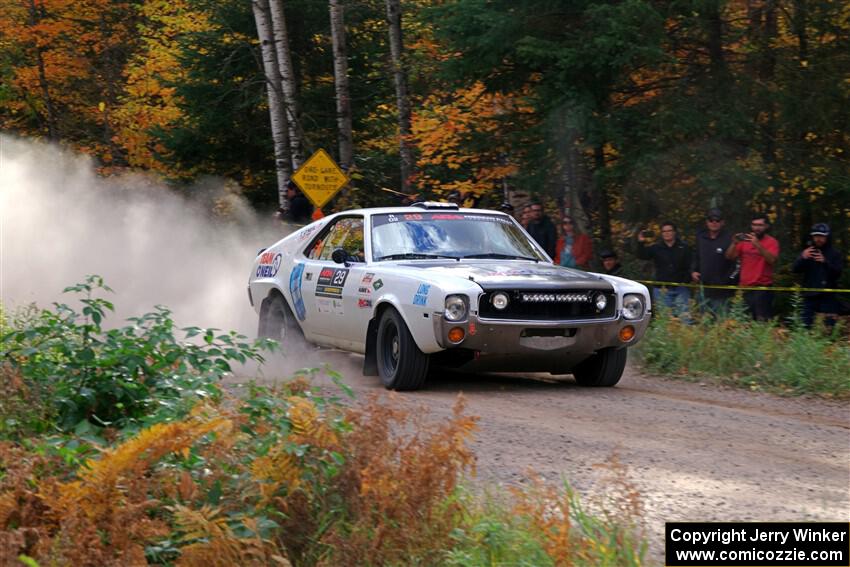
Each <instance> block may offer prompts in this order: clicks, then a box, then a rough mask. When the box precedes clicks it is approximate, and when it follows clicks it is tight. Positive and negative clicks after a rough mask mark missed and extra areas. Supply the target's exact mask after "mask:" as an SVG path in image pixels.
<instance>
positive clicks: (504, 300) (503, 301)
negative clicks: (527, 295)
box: [490, 291, 509, 311]
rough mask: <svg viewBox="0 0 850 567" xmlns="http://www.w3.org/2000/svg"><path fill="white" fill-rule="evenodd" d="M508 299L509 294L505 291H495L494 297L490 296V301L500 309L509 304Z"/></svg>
mask: <svg viewBox="0 0 850 567" xmlns="http://www.w3.org/2000/svg"><path fill="white" fill-rule="evenodd" d="M508 301H509V299H508V294H507V293H505V292H503V291H500V292H497V293H494V294H493V297H491V298H490V303H492V304H493V307H495V308H496V309H498V310H500V311H501V310H502V309H504V308H505V307H507V306H508Z"/></svg>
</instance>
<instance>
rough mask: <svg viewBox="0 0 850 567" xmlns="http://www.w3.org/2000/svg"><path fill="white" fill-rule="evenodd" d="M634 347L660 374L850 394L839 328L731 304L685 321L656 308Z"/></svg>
mask: <svg viewBox="0 0 850 567" xmlns="http://www.w3.org/2000/svg"><path fill="white" fill-rule="evenodd" d="M637 352H638V354H639V356H640V358H641V360H642V361H643V363H644V364H645V365H646V367H647V368H648V369H649V370H651V371H653V372H658V373H661V374H666V375H672V376H690V377H700V378H704V377H717V378H719V379H721V380H723V381H726V382H728V383H732V384H735V385H739V386H742V387H746V388H751V389H767V390H770V391H775V392H779V393H785V394H797V395H799V394H818V395H822V396H828V397H831V396H835V397H847V396H850V346H848V345H847V343H846V339H842V338H841V329H836V330H834V331H832V332H829V333H827V332H824V331H819V330H816V329H815V330H809V329H805V328H804V327H802V326H801V325H800V324H799V321H798V319H796V318H794V319H792V320H791V321H790V322H789V326H781V325H778V324H777V323H773V322H769V323H768V322H758V321H753V320H751V319H750V318H749V317H748V316H747V315H746V314H745V313H743V310H742V309H741V307H740V304H733V308H732V311H731V313H730V314H729V316H727V317H724V318H720V319H714V318H711V317H707V316H706V317H702V318H697V319H695V320H694V321H692V322H691V324H686V323H685V322H683V321H681V320H679V319H677V318H675V317H671V316H670V315H669V313H666V312H664V311H660V312H658V313H656V314H654V318H653V321H652V324H651V325H650V328H649V330H648V332H647V334H646V337H645V338H644V339H643V341H641V343H640V345H639V346H638V349H637Z"/></svg>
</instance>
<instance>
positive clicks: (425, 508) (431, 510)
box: [324, 396, 477, 565]
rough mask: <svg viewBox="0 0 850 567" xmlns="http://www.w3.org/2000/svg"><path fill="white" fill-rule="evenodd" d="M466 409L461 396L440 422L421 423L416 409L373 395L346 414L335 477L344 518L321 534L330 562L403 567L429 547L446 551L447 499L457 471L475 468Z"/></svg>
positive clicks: (471, 424)
mask: <svg viewBox="0 0 850 567" xmlns="http://www.w3.org/2000/svg"><path fill="white" fill-rule="evenodd" d="M465 407H466V402H465V400H464V399H463V397H462V396H461V397H459V398H458V400H457V402H456V403H455V406H454V410H453V414H452V416H451V417H450V418H448V419H445V420H444V421H442V422H440V423H438V424H426V423H425V422H424V420H423V412H422V411H416V412H415V413H414V414H413V415H411V412H410V411H408V410H406V409H404V408H401V407H399V403H398V400H397V399H392V400H391V403H390V404H382V403H380V402H379V401H378V398H377V397H373V398H371V399H370V400H369V401H368V403H367V404H366V405H365V406H364V407H363V408H362V409H355V410H351V412H349V414H348V417H347V419H348V421H349V422H350V423H351V425H352V427H353V429H352V431H351V432H350V433H349V434H348V435H347V436H346V437H345V440H344V442H345V447H346V454H347V459H348V460H347V461H346V463H345V465H344V469H343V471H342V472H341V473H340V478H339V481H338V483H339V486H340V489H341V490H342V495H343V498H344V501H345V503H346V505H345V509H346V510H347V511H348V514H349V518H348V521H347V522H345V523H343V524H342V525H343V526H344V527H343V528H340V527H334V528H333V529H332V530H331V531H330V533H329V534H328V535H327V536H326V537H325V538H324V541H325V542H326V543H328V544H330V545H331V546H332V548H333V549H334V551H335V554H337V555H336V556H335V559H336V560H342V559H344V560H345V562H346V563H347V564H350V565H364V564H375V565H386V564H399V565H401V564H404V563H405V562H406V561H408V560H409V558H410V557H422V554H423V553H424V554H427V553H428V550H430V552H432V553H435V552H436V551H437V550H441V549H449V547H450V541H449V534H450V532H451V529H452V527H453V522H452V520H453V514H455V513H456V512H457V510H456V509H455V508H454V507H452V506H451V505H449V504H448V503H447V502H448V500H449V497H450V496H451V494H452V493H453V491H454V489H455V488H456V486H457V482H458V480H459V478H460V475H461V474H462V473H463V471H465V470H470V471H472V472H474V469H475V457H474V455H473V453H472V451H471V450H470V448H469V447H468V445H467V442H468V441H469V439H470V437H471V435H472V432H473V431H474V430H475V428H476V421H477V418H475V417H472V416H469V415H466V414H465V413H464V412H465ZM430 559H431V560H432V561H430V562H433V560H434V559H436V558H435V557H431V558H430ZM330 561H331V563H332V564H336V563H335V562H334V558H330ZM430 562H429V561H428V559H427V558H425V563H426V564H429V563H430Z"/></svg>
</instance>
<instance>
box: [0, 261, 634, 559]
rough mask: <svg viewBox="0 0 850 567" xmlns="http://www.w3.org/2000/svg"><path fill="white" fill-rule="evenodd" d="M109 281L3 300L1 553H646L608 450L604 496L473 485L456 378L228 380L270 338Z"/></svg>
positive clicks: (535, 486) (469, 422) (469, 420)
mask: <svg viewBox="0 0 850 567" xmlns="http://www.w3.org/2000/svg"><path fill="white" fill-rule="evenodd" d="M107 289H108V288H106V286H105V285H104V284H103V282H102V281H101V280H100V279H99V278H97V277H91V278H89V279H88V280H86V282H85V283H83V284H78V285H77V286H73V287H71V288H68V290H67V291H70V292H74V293H77V294H79V295H81V302H82V305H83V306H84V307H83V309H82V310H81V311H80V312H79V313H78V312H77V311H75V310H74V309H73V308H71V307H69V306H67V305H62V304H60V305H56V306H55V307H54V309H51V310H37V309H34V308H31V309H29V310H28V311H26V312H25V313H22V314H16V315H9V314H2V322H0V339H2V347H3V349H2V352H3V355H2V356H3V360H2V364H0V384H2V388H3V391H2V397H0V404H2V406H0V411H2V414H0V415H2V416H3V417H2V419H3V425H2V426H0V564H2V565H30V566H37V565H54V564H61V565H65V564H74V565H77V564H79V565H131V564H132V565H138V564H151V565H189V566H194V565H198V566H200V565H203V566H204V567H209V566H215V565H249V566H250V565H257V566H259V565H293V566H313V565H316V566H326V565H405V566H406V565H464V566H466V565H471V566H475V565H481V566H484V565H488V566H490V565H535V566H537V565H588V566H590V565H640V564H642V563H643V557H644V555H645V550H646V545H645V543H644V541H643V539H642V537H641V535H640V530H639V528H638V525H639V520H640V507H639V505H638V502H639V495H638V494H637V492H636V491H635V490H633V488H631V487H630V484H629V483H628V479H627V475H626V473H625V469H624V467H622V466H620V465H619V463H618V461H616V459H613V460H612V461H611V462H609V463H608V464H606V465H604V467H605V468H606V470H607V472H609V473H610V475H609V477H610V478H609V479H608V480H607V481H606V482H608V483H609V484H608V487H609V488H610V489H605V490H603V491H602V493H603V494H604V495H605V497H604V500H603V502H602V503H601V504H600V503H597V502H592V501H589V502H588V503H587V505H584V504H582V502H581V501H580V500H579V498H578V496H577V495H576V494H575V492H574V491H573V490H572V489H571V488H570V486H569V485H568V484H567V483H564V485H563V486H562V487H555V486H551V485H548V484H545V483H543V482H541V481H539V480H536V479H532V481H531V482H530V483H529V484H528V485H527V486H526V487H524V488H513V489H510V491H508V492H504V491H502V492H501V493H498V498H497V497H487V496H484V497H482V496H478V495H476V494H474V493H473V492H472V491H469V490H466V489H465V488H464V486H463V483H464V482H466V481H468V480H469V479H471V477H472V476H473V475H474V472H475V455H474V454H473V452H472V450H471V449H470V446H469V442H470V440H471V439H472V436H473V435H474V431H475V429H476V422H477V418H475V417H473V416H471V415H469V413H468V412H467V411H466V407H465V402H464V400H463V398H462V397H459V398H458V400H457V402H456V404H455V407H454V411H453V413H452V415H451V416H449V417H448V418H442V419H440V420H436V419H433V418H431V417H429V416H428V415H426V414H425V413H423V412H422V411H421V410H420V409H419V408H414V407H411V406H410V405H407V404H403V403H402V402H401V400H399V399H398V398H396V397H393V396H389V397H388V398H378V397H373V398H369V399H367V400H364V401H363V402H362V403H359V404H358V405H357V406H356V407H348V406H350V404H345V403H344V398H345V397H348V396H350V395H351V391H350V389H349V388H348V387H347V386H346V385H345V383H344V382H343V380H342V377H341V376H339V375H338V374H337V373H335V372H333V371H332V370H330V369H323V370H319V369H306V370H304V371H300V372H299V373H297V374H296V376H294V377H292V378H291V379H289V380H287V381H285V382H282V383H280V384H277V385H271V386H269V385H259V384H253V383H249V384H247V385H245V387H244V388H239V389H238V390H239V391H240V394H239V395H235V394H233V393H232V392H231V391H229V390H225V389H223V388H222V387H221V386H220V385H219V383H220V379H221V378H222V376H224V375H225V374H226V373H227V372H228V371H229V370H230V364H231V363H232V362H234V361H235V362H243V361H245V360H249V359H251V360H255V361H258V362H260V363H262V361H263V357H264V356H265V354H266V353H267V352H269V351H270V350H273V349H274V348H275V346H276V344H275V343H274V342H273V341H258V342H251V341H248V340H247V339H246V338H245V337H242V336H239V335H237V334H235V333H225V332H221V331H217V330H207V329H196V328H188V329H185V330H178V329H175V328H174V325H173V323H172V321H171V318H170V314H169V312H168V310H167V309H165V308H158V309H157V310H156V311H155V312H154V313H151V314H147V315H143V316H141V317H137V318H133V319H131V320H130V324H129V325H127V326H125V327H120V328H114V329H108V330H107V329H105V328H104V327H103V326H102V323H103V320H104V318H105V316H106V314H107V312H109V311H111V310H112V305H111V303H109V302H107V301H105V300H103V299H102V298H101V297H100V295H101V294H102V293H103V292H105V291H107ZM181 332H182V333H183V338H182V339H177V338H176V336H175V335H176V334H178V333H181ZM322 372H324V373H326V374H327V376H328V377H329V378H331V380H332V381H334V382H335V383H336V384H337V386H338V391H337V392H336V393H333V394H328V393H327V392H326V391H323V390H320V389H319V388H317V387H315V386H314V385H313V382H314V378H316V375H317V374H319V373H322ZM497 490H498V489H497V488H495V487H491V488H490V491H491V493H494V491H497ZM589 510H592V512H591V511H589Z"/></svg>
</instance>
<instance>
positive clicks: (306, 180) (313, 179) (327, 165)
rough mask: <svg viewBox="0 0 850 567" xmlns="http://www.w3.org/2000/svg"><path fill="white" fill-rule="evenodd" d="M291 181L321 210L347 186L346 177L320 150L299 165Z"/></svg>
mask: <svg viewBox="0 0 850 567" xmlns="http://www.w3.org/2000/svg"><path fill="white" fill-rule="evenodd" d="M292 181H294V182H295V184H296V185H298V187H299V188H300V189H301V190H302V191H303V192H304V195H306V196H307V198H308V199H310V201H312V202H313V204H314V205H316V207H318V208H320V209H321V208H322V207H323V206H324V205H325V203H327V202H328V201H330V200H331V198H333V196H334V195H336V194H337V191H339V190H340V189H342V188H343V187H345V186H346V185H347V184H348V176H347V175H346V174H345V172H344V171H343V170H341V169H340V168H339V166H338V165H337V164H336V162H335V161H334V160H333V158H331V156H329V155H328V152H326V151H325V150H322V149H320V150H319V151H317V152H316V153H314V154H313V155H311V156H310V158H309V159H308V160H307V161H305V162H304V163H302V164H301V167H299V168H298V171H296V172H295V173H294V174H293V176H292Z"/></svg>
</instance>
